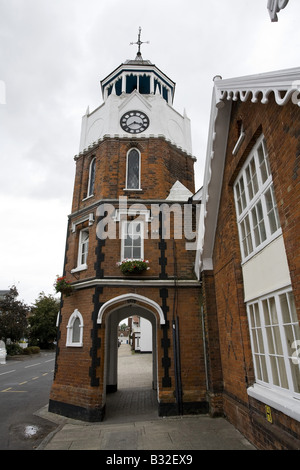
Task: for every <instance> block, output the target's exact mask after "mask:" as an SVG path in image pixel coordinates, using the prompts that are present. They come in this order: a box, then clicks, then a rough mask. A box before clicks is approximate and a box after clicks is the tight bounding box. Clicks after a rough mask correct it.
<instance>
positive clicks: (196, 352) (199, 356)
mask: <svg viewBox="0 0 300 470" xmlns="http://www.w3.org/2000/svg"><path fill="white" fill-rule="evenodd" d="M135 44H137V45H138V52H137V55H136V58H135V59H134V60H128V61H126V62H125V63H123V64H121V65H120V66H119V67H117V68H116V69H115V70H114V71H113V72H112V73H110V74H109V75H108V76H107V77H106V78H104V79H103V80H102V81H101V91H102V96H103V103H102V104H101V105H100V106H99V107H98V108H96V109H95V110H93V111H92V112H90V111H89V110H87V112H86V114H85V115H84V116H83V118H82V127H81V136H80V147H79V153H78V155H76V156H75V162H76V173H75V182H74V192H73V202H72V210H71V214H70V215H69V217H68V231H67V241H66V252H65V262H64V273H63V275H64V279H65V281H66V282H67V283H68V284H69V285H71V286H72V291H71V293H70V292H66V291H64V290H63V289H62V296H61V309H60V313H59V324H58V342H57V354H56V367H55V376H54V381H53V385H52V389H51V394H50V402H49V411H51V412H54V413H58V414H62V415H65V416H69V417H72V418H76V419H82V420H86V421H101V420H102V419H104V417H105V409H106V395H107V393H113V392H116V391H117V390H118V381H117V355H118V347H117V332H118V324H119V322H120V321H122V320H124V319H125V318H127V317H129V316H133V315H138V316H140V317H142V318H145V319H147V320H149V321H150V323H151V327H152V357H153V367H152V369H153V380H152V384H153V390H155V392H153V393H155V394H156V398H157V407H158V414H159V415H161V416H163V415H170V414H178V413H179V414H180V413H188V412H207V402H206V377H205V367H204V359H203V344H202V341H203V333H202V330H201V328H202V327H201V322H200V308H199V293H200V290H199V284H198V281H197V279H196V278H195V276H194V268H193V263H194V259H195V251H194V244H193V241H195V240H193V237H194V235H195V234H194V232H193V228H195V223H194V218H195V212H197V211H196V209H195V205H194V203H193V194H194V192H195V188H194V161H195V158H194V157H193V156H192V145H191V130H190V120H189V119H188V117H187V116H186V115H185V113H184V115H181V114H180V113H178V112H177V111H176V110H175V109H174V108H173V100H174V93H175V83H174V82H173V81H172V80H171V79H170V78H169V77H168V76H167V75H166V74H165V73H163V72H162V71H161V70H160V69H159V68H158V67H156V65H154V64H152V63H151V62H150V61H149V60H144V59H143V58H142V55H141V51H140V47H141V44H142V41H141V31H140V30H139V35H138V41H137V43H135Z"/></svg>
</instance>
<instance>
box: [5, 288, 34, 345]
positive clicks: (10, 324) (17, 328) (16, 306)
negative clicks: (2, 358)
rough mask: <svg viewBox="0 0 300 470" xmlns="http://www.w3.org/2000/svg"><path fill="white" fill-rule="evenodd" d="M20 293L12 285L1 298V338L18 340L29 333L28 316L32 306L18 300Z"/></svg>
mask: <svg viewBox="0 0 300 470" xmlns="http://www.w3.org/2000/svg"><path fill="white" fill-rule="evenodd" d="M18 295H19V293H18V291H17V288H16V286H12V287H11V288H10V290H9V292H8V293H7V294H5V295H4V297H3V298H1V299H0V338H2V339H3V340H4V341H5V342H6V340H7V339H8V338H10V339H11V341H18V340H19V339H21V338H22V337H24V336H26V333H27V316H28V314H29V311H30V307H29V306H28V305H26V304H24V303H23V302H21V301H20V300H17V297H18Z"/></svg>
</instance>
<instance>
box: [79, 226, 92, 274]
mask: <svg viewBox="0 0 300 470" xmlns="http://www.w3.org/2000/svg"><path fill="white" fill-rule="evenodd" d="M84 233H87V234H88V241H87V243H86V240H83V234H84ZM89 240H90V233H89V229H88V228H83V229H81V230H80V232H79V240H78V254H77V268H76V269H86V268H87V259H88V254H89ZM86 244H87V250H86V252H83V247H84V246H85V245H86ZM83 255H84V256H85V260H84V261H85V262H84V263H83V262H82V256H83Z"/></svg>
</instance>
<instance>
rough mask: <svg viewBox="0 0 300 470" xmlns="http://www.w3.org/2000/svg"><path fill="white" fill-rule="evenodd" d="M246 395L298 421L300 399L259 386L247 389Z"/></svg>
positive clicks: (299, 419)
mask: <svg viewBox="0 0 300 470" xmlns="http://www.w3.org/2000/svg"><path fill="white" fill-rule="evenodd" d="M247 393H248V395H249V396H250V397H252V398H255V399H256V400H258V401H260V402H262V403H265V404H266V405H269V406H271V408H274V409H275V410H278V411H281V412H282V413H284V414H285V415H287V416H289V417H290V418H292V419H295V420H296V421H300V399H297V398H293V397H291V396H290V395H288V394H287V393H286V392H284V391H279V390H274V389H271V388H268V387H264V386H263V385H260V384H254V385H253V386H252V387H249V388H248V389H247Z"/></svg>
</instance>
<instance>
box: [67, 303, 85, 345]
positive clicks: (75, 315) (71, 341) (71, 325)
mask: <svg viewBox="0 0 300 470" xmlns="http://www.w3.org/2000/svg"><path fill="white" fill-rule="evenodd" d="M77 319H78V320H79V341H74V337H73V333H74V330H73V328H74V323H75V321H76V320H77ZM83 327H84V324H83V317H82V315H81V313H80V312H79V310H78V309H77V308H76V309H75V310H74V312H73V313H72V315H71V316H70V318H69V321H68V324H67V341H66V346H67V347H75V348H81V347H82V346H83Z"/></svg>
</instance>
